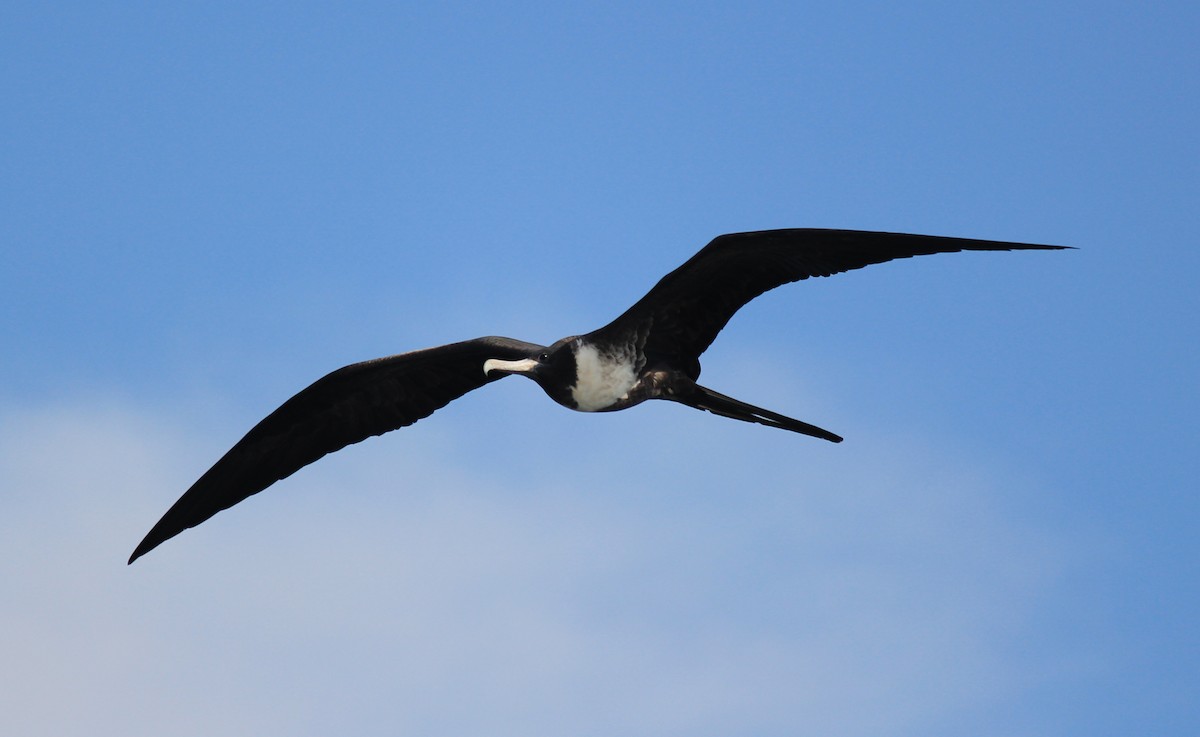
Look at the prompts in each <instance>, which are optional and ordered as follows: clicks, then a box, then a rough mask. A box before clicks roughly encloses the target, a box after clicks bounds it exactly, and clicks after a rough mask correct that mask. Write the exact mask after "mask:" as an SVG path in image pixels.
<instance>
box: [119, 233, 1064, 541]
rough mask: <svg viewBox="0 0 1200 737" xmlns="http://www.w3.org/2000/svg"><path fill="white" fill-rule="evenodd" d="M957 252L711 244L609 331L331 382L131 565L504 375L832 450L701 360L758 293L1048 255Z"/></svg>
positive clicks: (417, 358) (803, 237) (292, 410)
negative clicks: (882, 267) (932, 265)
mask: <svg viewBox="0 0 1200 737" xmlns="http://www.w3.org/2000/svg"><path fill="white" fill-rule="evenodd" d="M1062 248H1064V247H1063V246H1042V245H1033V244H1025V243H1007V242H1003V241H981V240H972V239H966V238H945V237H939V236H923V235H907V234H901V233H874V232H866V231H852V230H821V229H808V228H801V229H791V230H767V231H759V232H753V233H735V234H731V235H722V236H719V237H717V238H715V239H713V241H712V242H711V243H709V244H708V245H707V246H705V247H704V248H703V249H702V250H701V251H700V252H699V253H697V254H696V255H695V256H693V257H692V258H690V259H688V261H687V262H686V263H684V264H683V265H682V266H680V267H679V268H678V269H675V270H674V271H672V272H671V273H670V274H667V275H666V276H665V277H663V278H662V280H660V281H659V282H658V284H656V285H655V286H654V288H653V289H651V290H650V292H649V293H647V294H646V296H645V297H642V298H641V299H640V300H638V301H637V303H635V304H634V305H633V306H632V307H630V308H629V309H628V310H626V311H625V312H624V314H622V315H621V316H620V317H618V318H617V319H615V320H613V321H612V322H611V323H609V324H608V325H606V326H604V327H602V328H600V329H599V330H596V331H593V332H591V333H588V334H586V335H582V336H572V337H569V338H563V339H562V340H559V341H557V342H555V343H554V344H553V345H551V346H549V347H545V346H541V345H537V344H535V343H526V342H523V341H519V340H513V339H511V338H498V337H489V338H477V339H475V340H468V341H464V342H462V343H451V344H449V345H444V346H440V347H437V348H429V349H426V350H420V351H413V352H411V353H402V354H400V355H396V356H390V357H387V358H378V359H375V360H372V361H365V362H363V363H356V364H353V365H350V366H346V367H344V368H341V369H338V370H337V371H334V372H333V373H331V374H329V375H327V376H325V377H324V378H322V379H320V380H318V381H317V382H315V383H314V384H312V385H311V386H309V387H308V388H307V389H305V390H303V391H301V392H300V393H299V394H297V395H296V396H294V397H292V398H291V399H289V400H288V401H287V402H285V403H284V404H283V405H282V406H281V407H280V408H279V409H277V410H275V411H274V412H272V413H271V414H270V415H268V416H267V417H266V418H265V419H263V420H262V422H260V423H258V424H257V425H255V426H254V428H253V429H251V430H250V432H249V433H247V434H246V436H245V437H244V438H242V439H241V440H240V441H238V443H237V444H236V445H234V446H233V448H232V449H230V450H229V452H228V453H226V454H225V455H224V456H223V457H222V458H221V459H220V460H219V461H217V463H216V464H215V465H214V466H213V467H212V468H210V469H209V470H208V472H207V473H205V474H204V475H203V476H201V477H200V479H199V480H198V481H196V483H195V484H193V485H192V487H191V488H190V489H188V490H187V492H186V493H185V494H184V495H183V496H182V497H181V498H180V499H179V501H177V502H176V503H175V504H174V506H172V507H171V508H170V509H169V510H168V511H167V513H166V514H165V515H163V517H162V519H161V520H159V521H158V523H157V524H156V525H155V526H154V528H153V529H151V530H150V532H149V534H147V535H146V537H145V539H144V540H142V542H141V543H140V544H139V545H138V547H137V549H136V550H134V551H133V555H132V556H131V557H130V558H129V562H130V563H132V562H133V561H134V560H136V559H137V558H138V557H140V556H142V555H144V554H145V553H147V552H149V551H150V550H152V549H154V548H155V547H157V546H158V545H159V544H161V543H162V542H164V541H166V540H168V539H170V538H172V537H174V536H175V535H177V534H179V533H180V532H182V531H183V530H185V529H187V528H189V527H195V526H196V525H198V524H200V523H201V522H203V521H205V520H206V519H208V518H209V517H211V516H213V515H214V514H216V513H217V512H220V511H221V510H223V509H228V508H229V507H231V506H233V505H234V504H237V503H238V502H240V501H242V500H243V499H245V498H247V497H249V496H251V495H253V494H257V493H258V492H260V491H262V490H263V489H266V488H267V487H268V486H270V485H271V484H273V483H275V482H276V481H279V480H280V479H283V478H287V477H288V476H290V475H291V474H293V473H295V472H296V471H297V470H299V469H301V468H303V467H304V466H306V465H308V464H310V463H312V462H314V461H316V460H318V459H319V458H321V457H322V456H324V455H326V454H328V453H332V452H334V451H336V450H339V449H341V448H344V447H345V446H347V445H350V444H351V443H357V442H359V441H361V440H364V439H366V438H368V437H371V436H372V435H381V434H383V433H385V432H388V431H390V430H395V429H397V428H401V427H405V426H407V425H411V424H413V423H414V422H416V421H418V420H420V419H423V418H425V417H428V416H429V415H430V414H432V413H433V412H434V411H436V410H437V409H439V408H440V407H444V406H445V405H446V404H448V403H449V402H451V401H453V400H454V399H457V398H458V397H461V396H462V395H464V394H466V393H467V392H469V391H471V390H473V389H478V388H479V387H481V386H483V385H484V384H487V383H490V382H492V381H495V380H497V379H499V378H502V377H503V376H507V375H509V374H516V373H519V374H524V375H526V376H528V377H530V378H532V379H533V380H535V381H536V382H537V383H538V384H539V385H540V386H541V387H542V388H543V389H544V390H545V391H546V393H547V394H548V395H549V396H550V397H551V398H553V399H554V400H555V401H557V402H559V403H560V404H563V405H564V406H566V407H569V408H571V409H577V410H581V411H589V412H603V411H613V410H619V409H625V408H627V407H631V406H633V405H635V404H638V403H639V402H642V401H645V400H647V399H669V400H672V401H676V402H681V403H683V404H686V405H688V406H691V407H695V408H697V409H703V410H707V411H709V412H713V413H714V414H718V415H722V416H725V417H730V418H733V419H737V420H743V421H746V422H755V423H758V424H762V425H767V426H768V427H777V428H780V429H783V430H790V431H792V432H798V433H802V434H805V435H811V436H813V437H818V438H823V439H825V440H830V441H832V442H841V440H842V438H841V437H839V436H837V435H834V434H833V433H831V432H829V431H828V430H823V429H821V428H819V427H816V426H814V425H810V424H808V423H806V422H801V421H799V420H795V419H792V418H789V417H785V416H783V415H780V414H777V413H774V412H771V411H769V410H765V409H762V408H759V407H754V406H751V405H748V404H746V403H744V402H740V401H738V400H736V399H732V398H730V397H726V396H724V395H722V394H718V393H716V392H714V391H712V390H710V389H707V388H705V387H702V386H700V385H698V384H696V379H697V378H698V377H699V375H700V360H699V359H700V354H702V353H703V352H704V351H705V349H707V348H708V346H709V345H710V344H711V343H712V342H713V340H714V339H715V338H716V337H717V334H718V333H719V332H720V331H721V329H722V328H724V327H725V325H726V323H728V322H729V319H730V318H731V317H733V315H734V313H736V312H737V311H738V309H740V308H741V307H742V306H743V305H745V304H746V303H747V302H749V301H750V300H752V299H754V298H755V297H757V296H758V295H760V294H762V293H763V292H766V291H767V290H770V289H774V288H775V287H778V286H780V285H782V284H787V283H788V282H794V281H799V280H801V279H807V278H809V277H814V276H830V275H832V274H837V273H840V272H843V271H850V270H852V269H859V268H862V267H864V266H867V265H870V264H877V263H882V262H884V261H890V260H892V259H898V258H908V257H911V256H921V255H927V254H933V253H950V252H956V251H1010V250H1031V249H1032V250H1058V249H1062Z"/></svg>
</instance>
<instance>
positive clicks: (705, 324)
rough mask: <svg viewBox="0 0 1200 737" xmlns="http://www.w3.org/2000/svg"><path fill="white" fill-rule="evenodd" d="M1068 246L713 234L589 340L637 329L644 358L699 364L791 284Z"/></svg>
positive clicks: (803, 231) (884, 236)
mask: <svg viewBox="0 0 1200 737" xmlns="http://www.w3.org/2000/svg"><path fill="white" fill-rule="evenodd" d="M1062 248H1065V247H1064V246H1043V245H1036V244H1030V243H1010V242H1006V241H985V240H976V239H971V238H948V237H944V236H928V235H910V234H907V233H880V232H872V231H861V230H827V229H818V228H792V229H787V230H762V231H756V232H751V233H731V234H728V235H722V236H718V237H716V238H714V239H713V240H712V241H711V242H710V243H709V244H708V245H707V246H705V247H704V248H703V249H701V250H700V251H699V252H698V253H697V254H696V255H695V256H693V257H692V258H690V259H688V260H687V262H685V263H684V264H683V265H682V266H680V267H679V268H677V269H675V270H674V271H672V272H671V273H669V274H667V275H666V276H664V277H663V278H662V279H661V280H660V281H659V282H658V284H656V285H655V286H654V288H652V289H651V290H650V291H649V292H648V293H647V294H646V296H644V297H642V298H641V299H640V300H638V301H637V303H635V304H634V305H633V306H632V307H630V308H629V309H628V310H626V311H625V313H624V314H622V315H621V316H620V317H618V318H617V319H616V320H614V321H613V322H611V323H609V324H608V325H606V326H604V327H603V328H600V329H599V330H597V331H595V332H593V333H591V334H590V335H589V336H588V338H589V339H591V340H595V341H605V340H608V341H611V342H614V343H616V342H619V341H621V340H623V339H624V336H625V335H628V334H629V333H630V332H636V333H638V334H639V336H640V339H641V340H642V341H643V351H644V353H645V354H646V355H654V356H658V357H662V358H665V359H667V360H673V361H676V362H679V365H686V364H687V363H689V362H691V363H694V362H695V360H696V358H698V357H699V356H700V354H701V353H703V352H704V351H705V350H706V349H707V348H708V346H709V345H711V344H712V342H713V340H714V339H716V337H717V334H718V333H720V332H721V329H722V328H724V327H725V325H726V324H727V323H728V322H729V320H730V318H732V317H733V315H734V313H736V312H737V311H738V310H739V309H741V308H742V306H744V305H745V304H746V303H747V302H749V301H750V300H752V299H754V298H755V297H757V296H759V295H760V294H762V293H764V292H766V291H768V290H771V289H774V288H775V287H778V286H782V285H784V284H788V283H790V282H794V281H799V280H801V279H808V278H810V277H819V276H832V275H833V274H840V273H841V272H843V271H850V270H852V269H861V268H862V267H864V266H869V265H871V264H879V263H883V262H885V261H891V260H893V259H898V258H910V257H912V256H923V255H928V254H933V253H953V252H956V251H1016V250H1026V249H1036V250H1055V249H1062Z"/></svg>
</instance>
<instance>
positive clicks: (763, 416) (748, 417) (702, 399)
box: [671, 384, 842, 443]
mask: <svg viewBox="0 0 1200 737" xmlns="http://www.w3.org/2000/svg"><path fill="white" fill-rule="evenodd" d="M694 386H695V391H694V392H691V393H689V394H686V395H683V396H675V397H671V398H672V399H675V400H676V401H678V402H682V403H683V404H686V405H688V406H689V407H695V408H696V409H702V410H705V411H707V412H712V413H713V414H715V415H721V416H722V417H729V418H731V419H734V420H741V421H743V422H756V423H758V424H760V425H766V426H767V427H777V428H779V429H781V430H791V431H792V432H798V433H800V434H802V435H810V436H812V437H814V438H821V439H822V440H828V441H830V442H831V443H840V442H842V436H840V435H834V434H833V433H831V432H829V431H828V430H824V429H822V428H819V427H817V426H816V425H810V424H808V423H807V422H801V421H800V420H795V419H792V418H791V417H785V416H784V415H781V414H778V413H776V412H772V411H771V410H769V409H763V408H762V407H755V406H754V405H752V404H746V403H745V402H740V401H738V400H736V399H734V398H733V397H727V396H725V395H724V394H719V393H717V392H714V391H713V390H712V389H708V388H706V387H703V386H700V385H699V384H695V385H694Z"/></svg>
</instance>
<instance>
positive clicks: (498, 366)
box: [483, 336, 578, 409]
mask: <svg viewBox="0 0 1200 737" xmlns="http://www.w3.org/2000/svg"><path fill="white" fill-rule="evenodd" d="M577 342H578V339H577V338H576V337H574V336H572V337H570V338H563V339H562V340H559V341H557V342H555V343H554V344H553V345H551V346H550V347H549V348H539V349H538V350H536V351H533V352H531V353H530V354H529V355H528V356H526V357H524V358H519V359H516V360H513V361H505V360H501V359H499V358H489V359H488V360H486V361H484V362H483V372H484V373H485V374H487V375H488V377H489V378H497V377H500V376H508V375H510V374H520V375H521V376H526V377H528V378H530V379H533V380H534V381H536V382H537V383H538V386H540V387H542V389H543V390H544V391H545V392H546V394H548V395H549V396H550V398H551V399H553V400H554V401H556V402H558V403H559V404H561V405H563V406H564V407H570V408H571V409H574V408H575V400H574V399H573V398H572V396H571V387H572V386H574V385H575V381H576V378H577V377H576V365H575V344H576V343H577Z"/></svg>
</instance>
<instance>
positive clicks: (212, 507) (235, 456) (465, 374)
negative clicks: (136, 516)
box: [129, 337, 542, 563]
mask: <svg viewBox="0 0 1200 737" xmlns="http://www.w3.org/2000/svg"><path fill="white" fill-rule="evenodd" d="M539 350H542V347H541V346H538V345H536V344H534V343H525V342H523V341H519V340H513V339H511V338H499V337H489V338H477V339H475V340H468V341H464V342H462V343H451V344H450V345H444V346H440V347H438V348H429V349H426V350H420V351H413V352H411V353H402V354H400V355H396V356H388V357H386V358H377V359H374V360H371V361H364V362H362V363H355V364H351V365H350V366H346V367H344V368H340V369H338V370H337V371H334V372H333V373H331V374H329V375H327V376H325V377H324V378H322V379H319V380H317V381H316V382H315V383H313V384H312V385H311V386H309V387H308V388H307V389H305V390H303V391H301V392H300V393H299V394H297V395H296V396H294V397H292V398H291V399H289V400H287V401H286V402H284V403H283V405H282V406H281V407H279V409H277V410H275V411H274V412H272V413H271V414H270V415H268V416H267V417H266V418H265V419H263V420H262V422H259V423H258V424H257V425H255V426H254V428H253V429H251V430H250V432H248V433H246V436H245V437H244V438H242V439H241V440H240V441H238V443H237V444H236V445H234V446H233V448H231V449H230V450H229V452H228V453H226V454H225V455H224V456H223V457H222V458H221V460H219V461H217V462H216V464H215V465H213V467H212V468H210V469H209V470H208V471H207V472H206V473H205V474H204V475H203V476H201V477H200V479H199V480H198V481H196V483H194V484H192V487H191V488H190V489H188V490H187V492H185V493H184V495H183V496H182V497H180V499H179V501H177V502H175V504H174V506H172V507H171V508H170V509H169V510H167V513H166V514H165V515H163V517H162V519H160V520H159V521H158V523H157V524H156V525H154V528H153V529H151V530H150V532H149V534H147V535H146V538H145V539H144V540H142V542H141V544H139V545H138V546H137V549H136V550H134V551H133V555H132V556H130V558H129V562H130V563H132V562H133V561H134V560H136V559H137V558H138V557H140V556H142V555H144V554H146V553H148V552H149V551H151V550H153V549H154V548H155V547H157V546H158V545H159V544H161V543H162V542H164V541H166V540H169V539H170V538H172V537H174V536H175V535H178V534H179V533H180V532H183V531H184V530H186V529H188V528H189V527H195V526H196V525H198V524H200V523H201V522H203V521H205V520H207V519H208V518H209V517H212V516H213V515H214V514H216V513H217V512H220V511H221V510H223V509H228V508H229V507H232V506H233V505H235V504H237V503H238V502H240V501H242V500H243V499H245V498H247V497H249V496H251V495H253V494H257V493H258V492H260V491H262V490H263V489H266V488H267V487H268V486H270V485H271V484H273V483H275V482H276V481H279V480H280V479H284V478H287V477H288V476H290V475H292V474H293V473H295V472H296V471H298V470H300V469H301V468H303V467H304V466H307V465H308V464H310V463H312V462H314V461H316V460H318V459H319V458H321V457H323V456H325V455H327V454H329V453H332V452H334V451H336V450H340V449H341V448H344V447H346V446H347V445H350V444H352V443H357V442H359V441H361V440H365V439H367V438H369V437H371V436H373V435H381V434H383V433H385V432H388V431H390V430H395V429H397V428H401V427H405V426H407V425H411V424H413V423H414V422H416V421H417V420H420V419H423V418H425V417H428V416H429V415H431V414H433V412H434V411H435V410H437V409H439V408H441V407H444V406H446V405H447V404H449V403H450V402H451V401H453V400H455V399H457V398H458V397H461V396H462V395H464V394H466V393H467V392H469V391H471V390H473V389H478V388H479V387H481V386H483V385H484V384H487V383H489V382H492V381H495V380H497V379H498V378H500V377H499V376H493V377H491V378H489V377H488V376H487V375H486V374H484V372H483V363H484V361H486V360H487V359H489V358H499V359H503V360H516V359H519V358H524V357H526V356H529V355H530V354H533V353H536V352H537V351H539Z"/></svg>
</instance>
